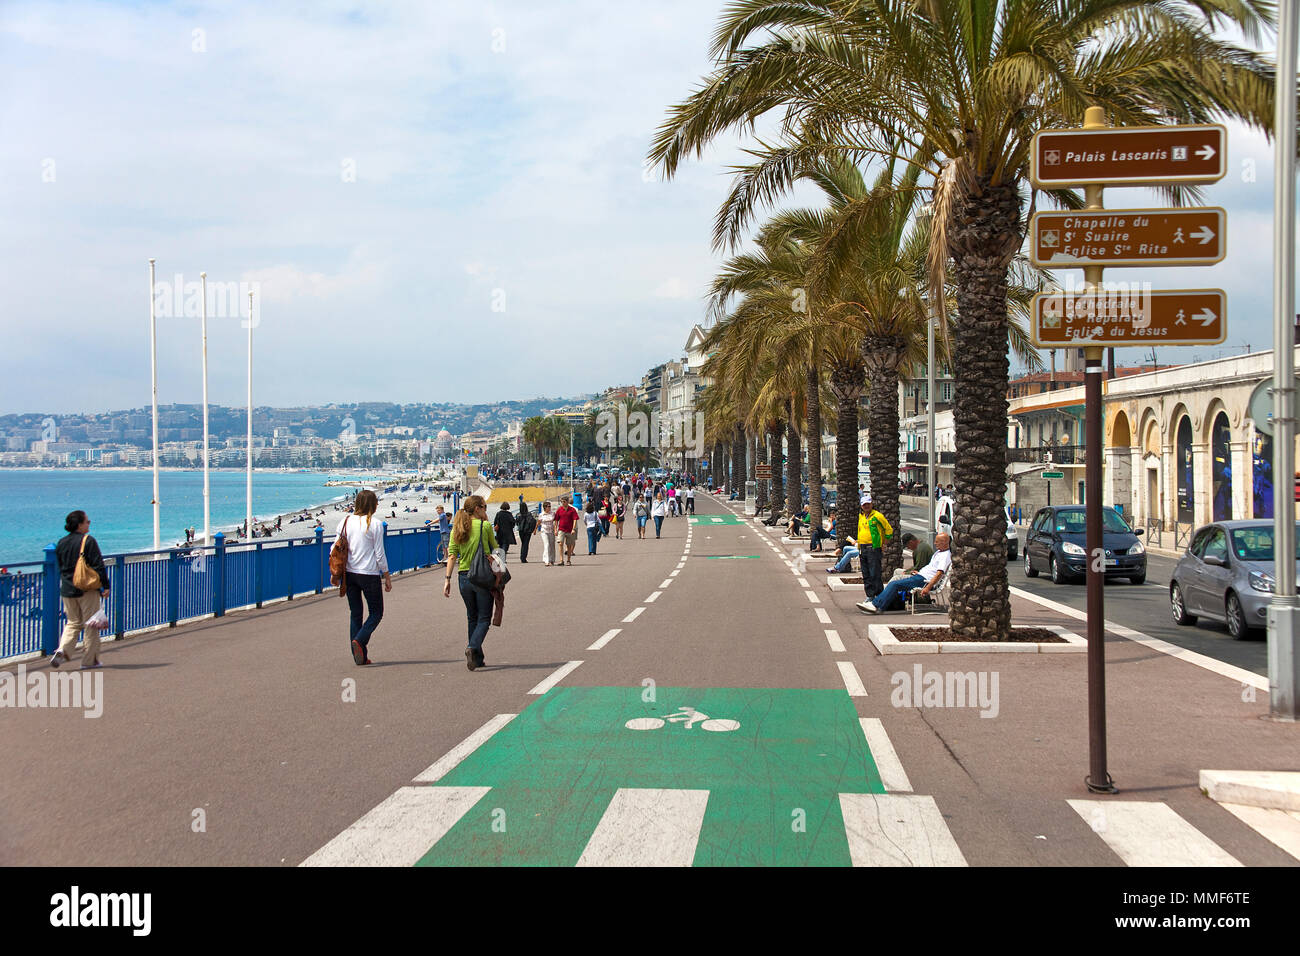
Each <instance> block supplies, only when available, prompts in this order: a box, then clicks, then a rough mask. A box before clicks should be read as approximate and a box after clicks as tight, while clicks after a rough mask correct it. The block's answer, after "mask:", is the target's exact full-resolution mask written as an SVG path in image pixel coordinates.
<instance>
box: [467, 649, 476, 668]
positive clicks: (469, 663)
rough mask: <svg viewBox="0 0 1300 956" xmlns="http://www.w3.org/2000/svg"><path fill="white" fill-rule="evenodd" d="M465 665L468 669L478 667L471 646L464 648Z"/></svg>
mask: <svg viewBox="0 0 1300 956" xmlns="http://www.w3.org/2000/svg"><path fill="white" fill-rule="evenodd" d="M465 666H466V667H468V668H469V669H470V670H474V669H475V668H476V667H478V660H477V659H476V658H475V657H474V651H473V650H472V649H471V648H468V647H467V648H465Z"/></svg>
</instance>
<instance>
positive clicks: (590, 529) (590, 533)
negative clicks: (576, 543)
mask: <svg viewBox="0 0 1300 956" xmlns="http://www.w3.org/2000/svg"><path fill="white" fill-rule="evenodd" d="M582 520H583V521H584V522H585V523H586V525H587V553H588V554H595V553H596V542H597V541H599V540H600V515H598V514H596V503H595V502H594V501H592V500H591V499H590V498H588V499H587V511H586V513H585V514H583V516H582Z"/></svg>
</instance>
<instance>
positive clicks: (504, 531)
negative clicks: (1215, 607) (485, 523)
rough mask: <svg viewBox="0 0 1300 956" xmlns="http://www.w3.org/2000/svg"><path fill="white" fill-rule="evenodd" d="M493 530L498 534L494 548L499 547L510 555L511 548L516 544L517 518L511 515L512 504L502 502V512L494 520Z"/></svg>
mask: <svg viewBox="0 0 1300 956" xmlns="http://www.w3.org/2000/svg"><path fill="white" fill-rule="evenodd" d="M492 529H493V530H494V531H495V532H496V539H497V543H496V544H495V545H493V547H499V548H500V549H501V550H502V551H504V552H505V553H506V554H509V553H510V546H511V545H512V544H514V543H515V516H514V515H512V514H511V513H510V502H508V501H503V502H501V510H500V511H498V512H497V516H496V517H495V518H493V519H492Z"/></svg>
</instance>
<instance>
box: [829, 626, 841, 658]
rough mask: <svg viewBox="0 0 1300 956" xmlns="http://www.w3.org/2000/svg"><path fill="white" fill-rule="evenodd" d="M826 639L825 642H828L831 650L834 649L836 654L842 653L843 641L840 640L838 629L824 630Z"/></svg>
mask: <svg viewBox="0 0 1300 956" xmlns="http://www.w3.org/2000/svg"><path fill="white" fill-rule="evenodd" d="M826 641H827V643H829V644H830V646H831V650H832V651H834V652H835V653H836V654H843V653H844V642H843V641H841V640H840V632H839V631H829V630H828V631H827V632H826Z"/></svg>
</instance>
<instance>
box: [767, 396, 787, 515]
mask: <svg viewBox="0 0 1300 956" xmlns="http://www.w3.org/2000/svg"><path fill="white" fill-rule="evenodd" d="M767 450H768V456H769V458H770V460H771V463H772V471H771V475H772V478H771V480H770V484H771V486H772V494H771V502H772V513H773V514H776V513H777V512H779V511H780V510H781V509H782V508H783V507H784V501H785V488H784V485H783V483H782V481H781V420H780V419H777V420H776V421H772V422H769V423H768V425H767Z"/></svg>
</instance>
